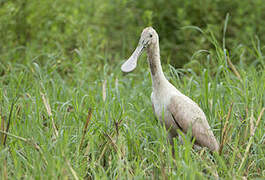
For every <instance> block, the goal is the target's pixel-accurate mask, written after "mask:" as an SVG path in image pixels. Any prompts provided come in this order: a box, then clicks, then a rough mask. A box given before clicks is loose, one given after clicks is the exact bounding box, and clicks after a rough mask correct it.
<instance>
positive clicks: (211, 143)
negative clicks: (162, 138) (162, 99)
mask: <svg viewBox="0 0 265 180" xmlns="http://www.w3.org/2000/svg"><path fill="white" fill-rule="evenodd" d="M167 108H168V110H169V112H170V113H171V115H172V118H173V120H174V121H175V123H176V124H177V126H179V127H180V129H181V130H182V131H183V132H184V133H187V131H188V129H189V128H191V130H192V136H193V137H194V138H195V142H196V143H197V144H198V145H200V146H205V147H208V148H209V149H210V150H212V151H217V150H218V149H219V145H218V143H217V141H216V139H215V137H214V135H213V132H212V131H211V129H210V126H209V124H208V122H207V120H206V117H205V115H204V113H203V111H202V110H201V109H200V108H199V106H198V105H197V104H196V103H195V102H193V101H192V100H191V99H189V98H188V97H186V96H177V95H176V96H172V97H171V99H170V103H169V105H168V106H167Z"/></svg>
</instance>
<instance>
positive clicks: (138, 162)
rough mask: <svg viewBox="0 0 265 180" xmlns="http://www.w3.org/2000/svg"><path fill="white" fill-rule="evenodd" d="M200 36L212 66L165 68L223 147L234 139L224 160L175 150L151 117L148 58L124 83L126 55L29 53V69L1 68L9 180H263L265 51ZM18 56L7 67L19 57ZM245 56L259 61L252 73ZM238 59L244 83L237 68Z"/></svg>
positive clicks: (0, 106) (4, 172)
mask: <svg viewBox="0 0 265 180" xmlns="http://www.w3.org/2000/svg"><path fill="white" fill-rule="evenodd" d="M201 36H204V37H205V38H206V39H208V40H209V42H211V44H212V46H213V47H214V50H207V51H206V50H202V51H198V52H197V53H195V54H194V56H193V57H196V56H200V57H201V58H204V59H205V62H204V63H203V64H205V65H199V66H196V67H194V66H191V68H190V67H186V68H178V69H176V68H174V67H173V66H170V65H168V64H167V63H165V62H166V60H167V57H165V56H162V57H161V59H162V64H163V69H164V71H165V74H166V76H167V77H168V79H169V80H170V81H171V82H172V83H173V84H174V85H175V86H176V87H177V88H178V89H179V90H180V91H181V92H183V93H184V94H186V95H187V96H189V97H191V98H192V99H193V100H194V101H195V102H197V103H198V104H199V106H200V107H201V108H202V109H203V110H204V112H205V113H206V116H207V118H208V121H209V124H210V126H211V127H212V129H213V131H214V134H215V136H216V137H217V139H218V141H219V142H220V141H221V140H222V139H223V138H226V140H225V142H224V148H223V151H222V154H220V155H219V154H211V153H210V152H209V151H208V150H207V149H203V150H200V151H195V150H193V149H192V142H189V141H186V140H185V141H184V144H181V143H180V142H179V141H178V140H175V145H174V146H171V145H170V144H169V143H168V141H167V135H166V134H167V132H166V129H165V127H163V126H162V125H160V123H159V122H158V121H157V119H156V118H155V116H154V114H153V112H152V107H151V101H150V94H151V91H152V89H151V79H150V75H149V69H148V65H147V63H146V60H145V55H144V56H143V57H142V58H141V59H140V62H139V65H138V68H137V69H136V70H135V71H134V72H133V73H130V74H126V75H125V74H122V72H121V71H120V65H121V63H122V60H123V59H124V58H125V57H124V56H123V55H120V53H121V54H125V53H124V52H117V55H116V56H115V57H114V58H115V59H116V61H112V60H111V58H113V57H109V56H108V54H107V53H105V54H104V53H102V51H101V50H96V51H95V52H94V53H95V54H97V55H96V56H90V55H91V51H92V49H90V48H91V47H83V48H78V49H76V50H75V51H74V52H73V56H72V58H68V57H67V56H64V55H63V54H61V52H59V51H56V50H55V51H53V52H51V53H47V52H45V51H44V52H43V53H41V54H38V53H36V51H34V50H33V49H31V48H30V47H26V48H25V49H24V50H23V51H24V52H26V53H25V59H24V61H23V63H19V62H17V61H9V62H7V61H2V63H1V64H0V72H1V75H0V120H1V123H3V122H4V128H1V130H2V131H5V130H6V127H7V124H8V122H10V124H9V130H8V133H10V134H11V135H7V140H6V144H5V145H3V144H2V143H3V138H2V139H1V146H0V147H1V148H0V162H1V163H0V174H1V179H5V178H8V179H20V178H26V179H54V178H59V179H67V178H70V179H74V178H81V179H82V178H84V179H86V178H91V177H92V178H94V179H108V178H113V179H132V178H136V179H145V178H153V179H158V178H159V179H160V178H163V179H166V178H170V179H175V178H177V179H206V178H209V179H214V178H216V177H217V176H219V177H220V178H222V179H231V178H236V179H237V178H239V179H240V178H243V177H246V178H256V177H263V178H264V177H265V169H264V167H265V156H264V155H265V152H264V149H265V148H264V146H265V145H264V144H265V139H264V138H265V136H264V127H265V123H264V120H265V119H264V115H262V114H261V111H262V108H263V107H264V106H265V83H264V81H265V71H264V55H263V54H262V52H263V51H264V47H262V45H260V43H259V41H258V39H253V43H252V44H253V46H252V47H251V48H249V47H245V46H242V45H239V46H238V47H237V48H235V49H232V50H231V51H228V50H226V49H225V46H223V45H220V43H219V42H218V41H217V40H216V39H215V36H214V35H212V34H211V33H204V34H201ZM17 51H20V49H19V48H16V49H10V51H8V52H6V53H5V54H2V55H1V58H5V57H15V56H16V54H17ZM245 54H248V57H249V56H251V57H252V58H253V59H255V61H253V63H252V64H250V65H247V64H246V63H245V61H247V60H246V59H245ZM128 56H129V54H128V55H126V57H128ZM171 58H173V59H174V57H171ZM234 59H236V60H238V61H239V63H238V64H237V65H236V69H237V71H238V73H239V75H240V77H239V76H236V74H235V71H233V70H232V69H231V64H229V60H231V61H232V62H233V61H234ZM119 60H120V61H119ZM176 61H177V59H176ZM42 94H43V95H44V96H42ZM44 99H45V101H44ZM12 106H13V108H12ZM48 106H50V109H51V115H50V114H49V110H47V107H48ZM90 108H91V109H92V117H91V119H90V118H88V112H89V109H90ZM229 111H231V114H230V117H228V114H229V113H228V112H229ZM259 115H262V116H261V117H260V118H261V120H260V123H259V124H258V125H257V124H256V122H257V121H258V118H259ZM52 120H54V122H55V125H56V127H57V129H58V137H57V136H55V134H54V129H53V126H52ZM86 123H88V129H87V131H85V132H84V131H83V129H84V126H85V124H86ZM256 126H257V127H256ZM255 128H256V129H255ZM224 129H225V130H224ZM254 130H255V131H254ZM253 131H254V132H253ZM222 132H225V133H222ZM251 132H253V134H252V135H251ZM224 134H226V135H225V136H224ZM12 135H15V136H18V137H14V136H12ZM82 136H84V140H83V144H82V146H80V143H81V139H82ZM0 137H3V134H1V136H0ZM19 138H25V139H24V141H23V140H21V139H19ZM248 146H249V147H250V148H249V149H248ZM172 149H174V151H175V153H174V155H172Z"/></svg>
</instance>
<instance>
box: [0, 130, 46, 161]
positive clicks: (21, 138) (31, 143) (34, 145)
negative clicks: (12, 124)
mask: <svg viewBox="0 0 265 180" xmlns="http://www.w3.org/2000/svg"><path fill="white" fill-rule="evenodd" d="M0 133H2V134H5V135H6V136H10V137H13V138H15V139H18V140H20V141H23V142H25V143H27V144H29V145H31V146H33V147H34V148H35V149H36V150H37V151H38V152H39V153H40V155H41V157H42V159H43V161H44V162H45V164H46V165H48V161H47V160H46V159H45V157H44V155H43V152H42V149H41V148H40V146H39V145H38V144H37V143H35V142H34V141H33V139H32V140H31V139H26V138H23V137H20V136H16V135H13V134H10V133H8V132H5V131H2V130H0Z"/></svg>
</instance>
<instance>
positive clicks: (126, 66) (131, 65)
mask: <svg viewBox="0 0 265 180" xmlns="http://www.w3.org/2000/svg"><path fill="white" fill-rule="evenodd" d="M143 49H144V46H143V45H141V44H140V45H138V46H137V48H136V49H135V50H134V52H133V54H132V55H131V57H130V58H129V59H128V60H127V61H126V62H125V63H123V65H122V66H121V70H122V71H123V72H131V71H133V70H134V69H135V68H136V66H137V60H138V58H139V56H140V55H141V54H142V52H143Z"/></svg>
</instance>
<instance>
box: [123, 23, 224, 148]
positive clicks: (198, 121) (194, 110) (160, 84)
mask: <svg viewBox="0 0 265 180" xmlns="http://www.w3.org/2000/svg"><path fill="white" fill-rule="evenodd" d="M144 49H146V50H147V55H148V56H147V60H148V63H149V67H150V70H151V77H152V89H153V92H152V94H151V101H152V105H153V110H154V113H155V115H156V116H157V118H158V119H159V120H160V122H161V123H164V124H165V127H166V128H167V129H168V131H169V135H168V136H169V138H170V141H171V142H172V138H173V137H177V136H178V130H180V131H182V132H183V133H187V132H188V130H189V128H190V129H191V132H192V137H193V138H195V144H197V145H199V146H201V147H208V148H209V149H210V150H211V151H218V150H219V144H218V142H217V140H216V139H215V137H214V134H213V132H212V130H211V129H210V126H209V124H208V122H207V119H206V116H205V114H204V112H203V111H202V110H201V108H200V107H199V106H198V105H197V104H196V103H195V102H194V101H192V100H191V99H190V98H189V97H187V96H185V95H184V94H182V93H181V92H180V91H178V90H177V89H176V88H175V87H174V86H173V85H172V84H171V83H170V82H169V81H168V80H167V79H166V77H165V75H164V73H163V70H162V67H161V63H160V52H159V38H158V34H157V33H156V31H155V30H154V29H153V28H152V27H147V28H145V29H144V30H143V32H142V34H141V38H140V41H139V44H138V46H137V48H136V49H135V51H134V52H133V54H132V55H131V57H130V58H129V59H128V60H127V61H126V62H125V63H124V64H123V65H122V66H121V70H122V71H123V72H130V71H132V70H134V69H135V68H136V65H137V59H138V57H139V56H140V55H141V54H142V52H143V50H144Z"/></svg>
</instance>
